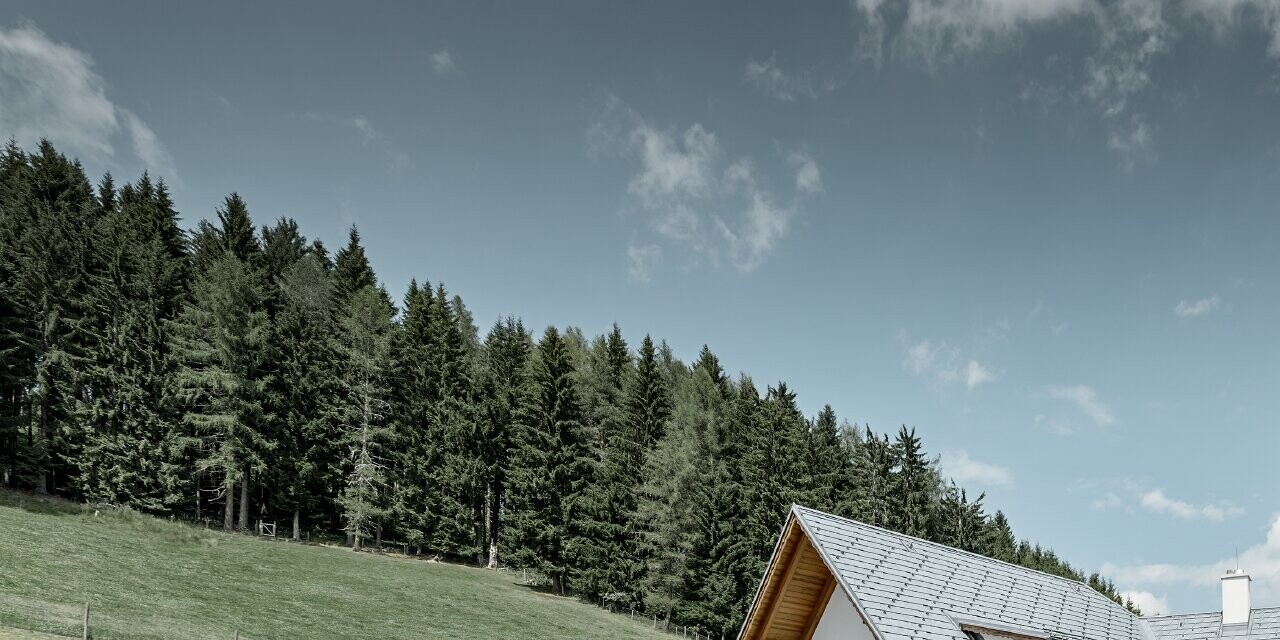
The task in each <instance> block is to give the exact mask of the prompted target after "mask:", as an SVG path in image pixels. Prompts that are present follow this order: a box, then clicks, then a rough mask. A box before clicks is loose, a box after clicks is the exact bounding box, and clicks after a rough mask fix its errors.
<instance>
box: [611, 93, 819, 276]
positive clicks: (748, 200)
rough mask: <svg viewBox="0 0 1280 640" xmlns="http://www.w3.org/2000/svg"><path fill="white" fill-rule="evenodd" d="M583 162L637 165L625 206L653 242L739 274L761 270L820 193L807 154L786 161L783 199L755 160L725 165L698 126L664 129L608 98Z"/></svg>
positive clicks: (717, 145) (717, 144) (715, 141)
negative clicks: (787, 184) (722, 263)
mask: <svg viewBox="0 0 1280 640" xmlns="http://www.w3.org/2000/svg"><path fill="white" fill-rule="evenodd" d="M587 154H588V155H589V156H591V157H592V158H595V159H603V158H611V157H613V158H622V159H625V160H630V161H632V162H634V163H635V166H636V168H635V171H634V172H633V173H632V174H631V176H630V178H629V179H628V181H627V188H626V194H627V197H628V200H629V204H630V205H632V206H634V207H635V208H636V209H637V210H639V211H641V212H643V213H644V214H645V216H646V218H647V221H648V223H649V227H650V228H651V230H652V231H653V232H654V233H656V234H657V236H658V237H659V238H661V239H662V240H664V241H665V242H666V243H668V244H677V245H680V246H682V247H684V248H687V249H688V250H690V251H691V252H692V254H693V255H694V256H695V259H696V260H701V259H706V260H707V261H709V262H710V263H712V264H718V263H719V260H720V257H721V255H725V256H727V257H728V258H729V260H730V261H731V262H732V264H733V266H734V267H735V268H737V270H738V271H740V272H743V273H749V272H751V271H754V270H755V269H757V268H759V267H760V265H761V264H763V263H764V261H765V259H766V258H767V257H768V256H769V255H770V254H771V253H772V252H773V251H774V250H775V249H776V248H777V246H778V245H779V244H780V243H781V242H782V241H783V240H784V239H785V238H786V237H787V235H789V233H790V231H791V227H792V224H793V222H794V220H795V219H796V218H797V217H798V216H799V215H800V213H801V211H802V205H803V203H804V202H805V201H806V200H807V199H808V198H810V197H812V196H815V195H817V194H819V193H821V192H822V171H821V168H820V167H819V166H818V163H817V161H816V160H814V159H813V157H812V156H810V155H809V154H808V153H807V152H804V151H792V152H790V153H787V154H785V155H784V158H783V164H784V165H785V166H786V167H787V168H788V169H789V170H790V172H791V174H792V177H793V179H794V189H793V192H792V194H791V195H790V196H789V197H787V196H781V195H779V194H778V193H777V192H776V191H775V190H773V189H772V188H770V187H769V186H767V184H766V181H765V180H764V178H763V176H762V172H761V170H760V169H759V167H758V166H757V164H756V163H755V161H754V160H752V159H751V158H749V157H745V156H744V157H739V158H736V159H733V160H732V161H729V158H728V154H726V153H725V151H724V149H723V147H722V145H721V141H720V139H719V137H717V135H716V134H715V133H714V132H712V131H710V130H709V129H707V128H706V127H704V126H703V125H702V124H701V123H696V122H695V123H693V124H691V125H689V126H688V127H686V128H684V129H683V130H680V129H676V128H673V127H662V126H659V125H657V124H654V123H653V122H650V121H649V120H647V119H645V118H643V117H641V116H640V115H639V114H638V113H636V112H635V111H634V110H632V109H631V108H630V107H629V106H627V105H626V104H625V103H623V102H622V101H621V100H620V99H618V98H617V97H616V96H613V95H610V96H608V97H607V98H606V100H605V105H604V107H603V109H601V112H600V114H599V116H598V117H597V118H596V120H595V122H593V123H592V124H591V126H590V127H588V129H587ZM653 246H659V245H653ZM659 248H661V247H660V246H659ZM628 253H629V254H631V253H632V251H631V247H629V248H628ZM649 253H650V254H653V253H655V252H652V251H651V252H649ZM631 260H632V264H633V265H634V260H635V259H634V257H631ZM635 273H636V272H635V271H634V270H632V271H631V275H632V279H633V280H637V281H638V279H637V278H636V277H635Z"/></svg>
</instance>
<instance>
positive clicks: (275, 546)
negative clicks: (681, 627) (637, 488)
mask: <svg viewBox="0 0 1280 640" xmlns="http://www.w3.org/2000/svg"><path fill="white" fill-rule="evenodd" d="M0 569H2V570H0V627H12V628H15V629H27V630H37V631H44V632H50V633H55V634H60V635H74V636H75V637H77V638H78V637H80V618H81V615H82V612H83V607H84V602H85V600H86V599H89V600H91V601H92V603H93V606H92V621H93V624H92V628H93V631H94V637H95V638H98V639H109V638H156V639H161V638H164V639H172V638H221V639H228V638H231V637H232V636H233V635H234V633H235V631H236V630H237V629H239V631H240V634H241V637H242V638H246V639H252V638H355V637H365V638H405V639H418V638H450V639H457V638H670V636H668V635H666V634H662V633H659V632H654V631H651V630H650V629H649V628H648V623H644V622H639V621H633V620H631V619H630V618H628V617H626V616H622V615H615V614H610V613H608V612H605V611H603V610H600V609H598V608H595V607H592V606H589V605H585V604H582V603H580V602H578V601H576V600H573V599H569V598H560V597H555V596H551V595H547V594H545V593H542V592H539V591H536V590H533V589H530V588H528V587H525V586H522V585H520V584H518V579H516V580H513V579H512V577H511V576H508V575H504V574H501V573H497V572H493V571H486V570H483V569H473V568H468V567H461V566H455V565H448V564H438V563H430V562H424V561H421V560H415V559H407V558H403V557H397V556H392V555H375V554H370V553H353V552H351V551H349V550H345V549H340V548H330V547H320V546H310V545H300V544H290V543H286V542H274V541H266V540H258V539H254V538H250V537H248V536H240V535H227V534H223V533H219V532H215V531H207V530H204V529H200V528H196V527H191V526H188V525H186V524H182V523H174V522H167V521H164V520H158V519H155V518H151V517H147V516H141V515H137V514H131V513H101V514H99V515H95V512H94V510H93V509H89V508H85V507H82V506H79V505H73V504H69V503H65V502H60V501H55V500H38V499H35V498H32V497H29V496H25V495H20V494H13V493H2V492H0ZM5 633H9V634H10V635H5ZM8 637H13V638H35V637H43V636H39V635H28V634H22V633H19V632H17V631H12V632H8V631H6V630H4V629H0V638H8Z"/></svg>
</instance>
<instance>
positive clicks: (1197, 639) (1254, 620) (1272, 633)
mask: <svg viewBox="0 0 1280 640" xmlns="http://www.w3.org/2000/svg"><path fill="white" fill-rule="evenodd" d="M1144 621H1145V622H1146V623H1147V626H1148V627H1150V628H1151V633H1152V634H1153V635H1155V637H1156V638H1158V640H1217V639H1218V638H1223V639H1227V640H1280V608H1269V609H1253V610H1251V611H1250V612H1249V623H1248V624H1231V625H1226V626H1223V624H1222V613H1221V612H1217V611H1213V612H1210V613H1189V614H1183V615H1176V616H1158V617H1152V618H1145V619H1144Z"/></svg>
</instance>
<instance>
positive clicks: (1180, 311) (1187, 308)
mask: <svg viewBox="0 0 1280 640" xmlns="http://www.w3.org/2000/svg"><path fill="white" fill-rule="evenodd" d="M1217 308H1218V296H1217V294H1214V295H1212V296H1209V297H1208V298H1202V299H1200V300H1182V301H1179V302H1178V305H1177V306H1176V307H1174V308H1173V315H1175V316H1178V317H1179V318H1195V317H1198V316H1203V315H1207V314H1209V313H1211V312H1212V311H1214V310H1216V309H1217Z"/></svg>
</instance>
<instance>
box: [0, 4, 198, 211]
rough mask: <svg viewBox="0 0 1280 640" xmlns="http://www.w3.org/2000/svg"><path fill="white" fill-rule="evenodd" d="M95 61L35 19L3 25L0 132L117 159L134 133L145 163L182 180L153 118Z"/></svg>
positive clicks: (109, 160)
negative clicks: (113, 95) (133, 105)
mask: <svg viewBox="0 0 1280 640" xmlns="http://www.w3.org/2000/svg"><path fill="white" fill-rule="evenodd" d="M93 67H94V65H93V59H92V58H90V57H89V55H88V54H86V53H84V52H82V51H80V50H79V49H76V48H74V47H72V46H71V45H68V44H65V43H60V42H54V41H53V40H52V39H50V38H49V36H48V35H46V34H45V33H44V32H43V31H41V30H40V29H39V28H38V27H36V26H35V25H34V24H31V23H25V24H21V25H19V26H18V27H16V28H13V29H0V105H3V106H0V135H4V136H6V137H7V136H10V135H12V136H13V137H14V138H15V139H16V140H17V141H18V142H19V143H20V144H22V145H24V146H28V147H29V146H34V144H35V143H36V142H38V141H39V140H40V139H41V138H48V139H50V140H52V141H53V142H54V143H55V144H57V145H58V147H59V148H60V149H61V150H65V151H68V152H70V153H71V154H73V155H76V156H82V157H84V158H86V159H88V160H91V161H94V162H101V163H104V164H108V165H114V164H116V163H117V162H118V161H119V156H118V155H117V154H116V146H117V144H118V143H119V142H120V138H121V137H122V136H123V137H125V138H127V140H128V143H129V148H130V149H132V151H133V155H134V156H135V158H136V160H137V163H138V164H140V165H141V167H142V168H143V169H146V170H149V171H151V172H152V173H154V174H157V175H159V176H161V177H164V178H165V179H167V180H168V181H169V182H171V183H173V184H176V185H179V186H180V185H181V184H182V181H181V178H179V176H178V173H177V170H176V169H175V168H174V163H173V157H172V156H171V155H170V154H169V150H168V148H166V147H165V145H164V143H162V142H161V141H160V138H159V136H157V135H156V133H155V131H153V130H152V129H151V128H150V127H149V126H147V123H146V122H144V121H143V120H142V118H140V117H139V116H138V115H137V114H135V113H134V112H132V111H130V110H128V109H126V108H124V107H121V106H119V105H117V104H116V103H115V102H113V101H112V100H111V99H110V98H108V97H107V84H106V81H104V80H103V78H102V77H101V76H99V75H98V73H97V72H96V71H94V68H93Z"/></svg>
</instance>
